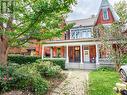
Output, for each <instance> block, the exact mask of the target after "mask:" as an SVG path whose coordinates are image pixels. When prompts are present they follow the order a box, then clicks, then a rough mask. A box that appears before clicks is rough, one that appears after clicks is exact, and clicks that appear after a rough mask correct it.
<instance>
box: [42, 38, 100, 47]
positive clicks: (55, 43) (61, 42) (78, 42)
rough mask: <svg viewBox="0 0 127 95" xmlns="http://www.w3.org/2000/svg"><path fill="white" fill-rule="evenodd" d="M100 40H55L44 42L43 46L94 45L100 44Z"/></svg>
mask: <svg viewBox="0 0 127 95" xmlns="http://www.w3.org/2000/svg"><path fill="white" fill-rule="evenodd" d="M100 43H101V42H100V40H99V39H97V38H87V39H73V40H57V41H46V42H45V43H44V44H43V45H44V46H67V45H69V46H71V45H81V44H82V45H96V44H100Z"/></svg>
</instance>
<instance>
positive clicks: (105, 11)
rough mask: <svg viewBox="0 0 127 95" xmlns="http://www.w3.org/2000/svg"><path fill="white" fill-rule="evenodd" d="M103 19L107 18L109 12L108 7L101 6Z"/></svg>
mask: <svg viewBox="0 0 127 95" xmlns="http://www.w3.org/2000/svg"><path fill="white" fill-rule="evenodd" d="M102 12H103V20H109V13H108V8H103V9H102Z"/></svg>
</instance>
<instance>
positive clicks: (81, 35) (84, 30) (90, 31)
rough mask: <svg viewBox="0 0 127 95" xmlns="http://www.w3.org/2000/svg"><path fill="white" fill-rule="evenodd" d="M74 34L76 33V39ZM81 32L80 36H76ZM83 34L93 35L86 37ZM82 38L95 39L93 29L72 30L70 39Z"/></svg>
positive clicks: (80, 28)
mask: <svg viewBox="0 0 127 95" xmlns="http://www.w3.org/2000/svg"><path fill="white" fill-rule="evenodd" d="M72 32H74V37H72ZM78 32H79V35H78V36H77V35H76V34H77V33H78ZM83 32H86V33H91V34H90V36H88V37H87V36H84V35H83ZM80 38H93V35H92V27H78V28H73V29H70V39H80Z"/></svg>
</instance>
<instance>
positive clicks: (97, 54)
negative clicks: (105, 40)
mask: <svg viewBox="0 0 127 95" xmlns="http://www.w3.org/2000/svg"><path fill="white" fill-rule="evenodd" d="M96 65H99V47H98V44H96Z"/></svg>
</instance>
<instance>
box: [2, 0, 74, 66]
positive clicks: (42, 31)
mask: <svg viewBox="0 0 127 95" xmlns="http://www.w3.org/2000/svg"><path fill="white" fill-rule="evenodd" d="M73 4H75V0H15V2H14V6H10V7H9V9H10V10H11V11H12V10H13V13H12V14H10V13H9V14H0V64H2V65H7V55H8V48H9V47H11V46H19V45H24V44H25V43H27V42H28V41H29V40H30V39H31V38H34V39H37V40H48V39H52V38H54V37H60V36H61V34H62V32H65V31H66V30H68V29H69V28H70V27H72V24H68V25H64V26H62V27H61V24H62V23H64V18H65V17H66V14H68V13H69V12H70V11H71V6H72V5H73Z"/></svg>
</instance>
